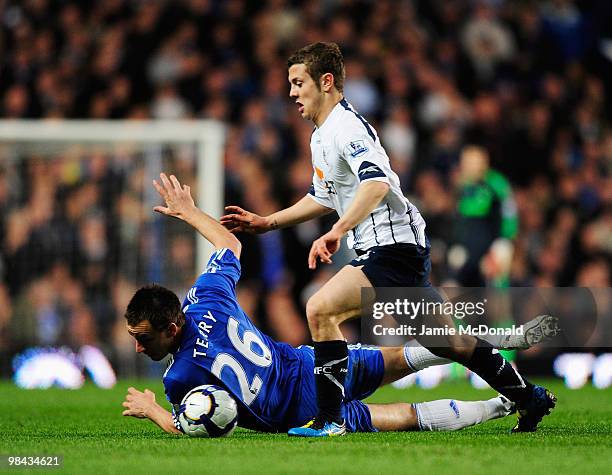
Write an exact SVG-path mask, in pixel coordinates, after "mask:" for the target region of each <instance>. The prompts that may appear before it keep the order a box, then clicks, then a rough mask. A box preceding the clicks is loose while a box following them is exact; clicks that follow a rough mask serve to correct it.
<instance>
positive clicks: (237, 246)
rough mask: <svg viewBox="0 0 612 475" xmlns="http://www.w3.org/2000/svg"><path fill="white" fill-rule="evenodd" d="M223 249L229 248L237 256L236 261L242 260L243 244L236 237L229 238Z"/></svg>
mask: <svg viewBox="0 0 612 475" xmlns="http://www.w3.org/2000/svg"><path fill="white" fill-rule="evenodd" d="M223 247H227V248H228V249H229V250H230V251H232V252H233V253H234V255H235V256H236V259H240V253H241V252H242V243H241V242H240V241H239V240H238V238H237V237H236V236H234V235H233V234H231V235H230V236H229V237H228V238H227V243H226V245H225V246H223Z"/></svg>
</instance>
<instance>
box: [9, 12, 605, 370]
mask: <svg viewBox="0 0 612 475" xmlns="http://www.w3.org/2000/svg"><path fill="white" fill-rule="evenodd" d="M611 10H612V8H611V7H610V5H609V3H608V2H606V1H603V0H602V1H571V0H551V1H541V2H540V1H538V2H536V1H503V0H482V1H478V0H473V1H472V0H420V1H419V0H413V1H399V0H398V1H391V0H361V1H359V0H322V1H318V2H314V1H298V0H294V1H290V0H269V1H261V2H249V1H246V0H218V1H215V0H174V1H170V0H168V1H161V0H159V1H145V0H142V1H138V0H100V1H95V2H83V1H72V0H20V1H15V0H0V117H1V118H3V119H59V118H61V119H75V118H95V119H183V118H185V119H188V118H212V119H218V120H221V121H224V122H225V123H227V124H228V128H229V133H228V140H227V148H226V166H225V171H226V202H227V203H228V204H238V205H241V206H244V207H245V208H247V209H249V210H252V211H254V212H256V213H259V214H268V213H270V212H272V211H275V210H277V209H280V208H281V207H284V206H286V205H288V204H290V203H292V202H294V201H297V199H299V198H300V197H302V196H303V195H304V194H305V193H306V192H307V191H308V188H309V186H310V183H311V179H312V166H311V163H310V150H309V140H310V134H311V127H310V125H309V123H307V122H305V121H303V120H302V118H301V117H300V116H299V114H298V111H297V109H296V108H295V107H294V105H293V104H292V103H291V101H290V100H289V98H288V83H287V79H286V58H287V57H288V55H289V54H290V53H291V52H292V51H293V50H295V49H297V48H299V47H301V46H303V45H305V44H307V43H310V42H314V41H320V40H324V41H335V42H337V43H338V44H339V45H340V47H341V49H342V51H343V54H344V56H345V61H346V70H347V71H346V72H347V79H346V83H345V89H344V92H345V97H346V98H347V100H348V101H349V102H351V103H352V104H353V105H354V106H355V108H356V109H357V110H358V111H360V112H361V113H362V114H363V115H364V116H365V117H366V118H367V119H368V120H369V121H370V122H371V123H372V124H373V125H374V126H375V128H376V129H377V130H378V132H379V134H380V137H381V140H382V143H383V145H384V146H385V148H386V150H387V152H388V154H389V156H390V158H391V161H392V166H393V167H394V169H395V170H396V171H397V172H398V174H399V175H400V177H401V179H402V182H403V186H404V191H405V192H406V194H407V195H408V196H409V197H410V199H411V200H412V201H413V202H415V204H417V206H418V207H419V208H420V210H421V212H422V214H423V215H424V217H425V219H426V221H427V224H428V228H427V229H428V234H429V237H430V239H431V244H432V259H433V274H432V281H433V282H434V284H448V283H452V282H456V281H457V277H458V274H457V272H458V269H457V267H456V266H455V265H453V262H452V259H450V258H449V255H450V253H449V250H450V249H451V248H452V246H453V244H455V243H456V241H457V233H458V232H459V230H458V229H457V227H458V223H461V220H460V219H458V210H457V202H458V197H459V196H460V194H461V191H462V190H461V187H462V184H461V179H460V173H459V169H460V166H459V163H460V156H461V152H462V149H463V148H464V146H466V145H469V144H476V145H479V146H482V147H484V148H485V150H486V151H487V152H488V155H489V157H490V166H491V167H492V169H494V170H496V171H498V172H499V173H500V174H502V175H503V176H505V178H506V179H507V180H508V181H509V182H510V184H511V187H512V195H513V199H514V202H515V203H516V210H517V217H518V233H517V234H516V236H515V237H514V255H513V259H512V264H511V269H510V275H509V283H510V285H515V286H545V287H550V286H593V287H609V286H610V277H611V259H610V257H611V255H612V175H611V172H612V129H611V128H610V123H611V119H612V53H611V51H612V49H611V46H610V44H612V30H610V29H609V28H610V26H611V24H612V23H611V21H612V20H611V19H612V15H611ZM606 22H607V23H606ZM606 28H608V29H606ZM3 150H4V152H3V154H4V155H5V159H3V160H2V161H1V162H0V236H1V237H2V238H1V240H0V258H1V259H0V272H1V277H2V278H1V282H0V361H2V362H3V363H2V366H3V367H2V368H0V371H2V372H4V373H6V372H8V371H9V368H8V365H9V364H10V358H9V356H10V355H12V354H14V353H15V352H17V351H20V350H21V349H22V348H24V347H26V346H30V345H34V344H39V345H57V344H70V345H73V346H78V345H81V344H85V343H97V344H99V345H100V346H102V347H103V348H106V349H107V350H108V352H109V354H111V355H113V358H114V359H118V360H121V361H124V362H126V361H128V362H129V361H132V362H133V361H134V360H130V358H132V356H131V355H132V348H131V345H132V343H131V342H130V340H129V338H128V335H127V334H126V333H125V331H124V328H123V321H122V319H121V315H122V313H123V311H124V309H125V306H126V304H127V299H128V298H129V296H130V295H131V294H132V293H133V291H134V290H135V288H136V287H137V286H138V285H140V284H142V283H144V281H147V280H152V279H154V280H157V281H159V282H161V283H164V284H166V285H169V286H171V287H172V288H174V289H176V290H177V291H181V290H182V291H184V290H186V289H187V288H188V287H189V285H190V282H191V277H192V276H194V275H195V273H196V271H197V270H196V269H195V268H194V263H193V261H194V240H193V237H192V236H187V235H186V233H187V230H186V229H184V228H181V227H180V225H177V226H176V227H175V226H174V225H170V226H168V227H164V228H163V229H161V228H160V225H159V223H158V221H157V220H156V218H155V217H154V216H151V215H152V214H153V213H152V212H151V207H152V203H151V202H150V200H151V194H150V190H148V188H149V187H150V185H149V181H147V180H143V177H148V176H149V175H148V170H147V165H146V161H144V160H138V159H137V158H138V157H137V155H138V153H136V152H126V151H121V150H113V151H109V150H107V149H99V150H98V149H87V148H85V147H72V148H67V149H66V150H64V151H62V152H56V153H54V154H52V157H51V158H49V157H48V156H47V155H48V154H45V153H35V152H28V154H26V155H27V159H26V160H22V159H18V158H17V157H13V158H12V159H11V158H10V157H11V156H10V154H9V153H8V152H7V150H6V149H3ZM168 154H169V156H168V157H166V159H167V160H170V161H171V164H172V167H173V169H172V170H173V171H175V172H176V173H177V175H179V176H181V178H182V180H183V181H189V180H190V179H193V176H194V175H195V174H194V168H193V167H194V166H195V162H194V160H193V156H190V155H189V153H187V152H185V153H183V154H181V152H180V151H179V152H176V151H169V152H168ZM183 155H185V156H183ZM23 157H24V155H23V154H22V157H21V158H23ZM167 169H168V168H167ZM168 170H170V169H168ZM190 177H191V178H190ZM328 225H329V221H325V220H323V221H320V222H318V223H316V224H313V223H305V224H303V225H300V226H298V227H296V228H292V229H290V230H284V231H278V232H274V233H268V234H265V235H262V236H255V237H253V236H243V237H242V239H243V241H244V251H243V275H244V277H243V280H242V286H241V288H240V300H241V303H242V304H243V307H244V308H245V310H246V311H247V313H249V314H251V315H253V316H255V318H256V319H257V321H258V324H259V325H261V326H262V328H263V329H264V330H267V331H269V332H270V333H271V334H272V335H274V336H275V337H277V338H278V339H280V340H284V341H287V342H290V343H293V344H300V343H304V342H306V341H308V330H307V327H306V323H305V319H304V310H303V305H304V302H305V301H306V299H307V297H308V296H309V295H310V294H311V293H312V292H313V291H314V290H315V289H316V288H317V287H318V286H319V285H320V283H321V282H323V281H325V280H326V279H327V278H329V276H330V275H332V274H333V272H334V270H330V269H329V268H323V269H320V270H318V271H317V272H311V271H309V270H308V269H307V265H306V257H307V254H308V250H309V248H310V244H311V242H312V240H313V239H315V238H317V237H318V236H320V234H321V230H322V229H323V228H324V227H325V226H328ZM160 229H161V231H160ZM348 256H349V254H348V251H347V253H346V254H345V255H344V256H338V257H337V258H336V263H335V264H334V266H336V267H337V266H340V265H342V264H343V263H344V262H346V260H348V258H349V257H348ZM343 259H344V260H343ZM160 263H165V264H163V265H162V264H160ZM485 273H486V270H485ZM185 276H187V278H185ZM485 277H486V276H485ZM122 368H123V369H124V370H125V371H126V372H128V371H129V368H128V369H125V368H126V367H125V366H123V367H122Z"/></svg>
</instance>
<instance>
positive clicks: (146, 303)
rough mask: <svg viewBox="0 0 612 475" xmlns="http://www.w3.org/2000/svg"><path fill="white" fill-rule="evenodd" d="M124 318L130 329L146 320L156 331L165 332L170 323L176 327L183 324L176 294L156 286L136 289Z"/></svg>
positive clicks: (151, 285) (183, 319)
mask: <svg viewBox="0 0 612 475" xmlns="http://www.w3.org/2000/svg"><path fill="white" fill-rule="evenodd" d="M125 318H126V320H127V323H128V325H130V326H132V327H133V326H136V325H138V324H139V323H140V322H142V321H144V320H148V321H149V323H150V324H151V327H153V328H154V329H155V330H157V331H163V330H166V329H167V328H168V326H169V325H170V324H171V323H174V324H176V325H177V326H178V327H182V326H183V324H184V323H185V315H184V314H183V311H182V309H181V302H180V301H179V299H178V297H177V296H176V294H175V293H174V292H172V291H171V290H168V289H166V288H165V287H162V286H161V285H157V284H150V285H146V286H144V287H141V288H140V289H138V291H137V292H136V293H135V294H134V296H133V297H132V300H130V303H129V304H128V307H127V310H126V312H125Z"/></svg>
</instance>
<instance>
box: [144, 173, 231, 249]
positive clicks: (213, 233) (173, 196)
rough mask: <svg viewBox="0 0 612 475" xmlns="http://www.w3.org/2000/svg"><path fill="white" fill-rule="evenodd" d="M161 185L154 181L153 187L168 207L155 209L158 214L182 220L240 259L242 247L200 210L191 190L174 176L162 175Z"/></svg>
mask: <svg viewBox="0 0 612 475" xmlns="http://www.w3.org/2000/svg"><path fill="white" fill-rule="evenodd" d="M159 178H160V180H161V183H158V182H157V181H155V180H153V186H154V187H155V189H156V190H157V192H158V193H159V194H160V196H161V197H162V198H163V199H164V201H165V202H166V206H156V207H155V208H153V210H154V211H157V212H158V213H161V214H165V215H166V216H172V217H174V218H178V219H181V220H183V221H185V222H186V223H187V224H189V225H191V226H192V227H193V228H195V230H196V231H198V232H199V233H200V234H201V235H202V236H204V238H206V240H208V241H209V242H210V243H211V244H212V245H213V246H214V247H215V248H216V249H220V248H228V249H230V250H231V251H232V252H233V253H234V255H235V256H236V257H237V258H238V259H240V251H241V249H242V245H241V244H240V241H238V239H237V238H236V237H235V236H233V235H232V234H231V233H230V232H228V230H227V229H225V228H224V227H223V226H222V225H221V224H219V223H218V222H217V220H216V219H214V218H212V217H211V216H209V215H208V214H206V213H205V212H204V211H202V210H201V209H199V208H198V207H197V206H196V205H195V203H194V201H193V198H192V197H191V188H190V187H189V186H187V185H181V183H180V182H179V181H178V179H177V178H176V177H175V176H174V175H170V177H168V176H167V175H166V174H165V173H160V174H159Z"/></svg>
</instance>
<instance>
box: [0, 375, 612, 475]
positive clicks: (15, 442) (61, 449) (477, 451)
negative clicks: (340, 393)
mask: <svg viewBox="0 0 612 475" xmlns="http://www.w3.org/2000/svg"><path fill="white" fill-rule="evenodd" d="M545 383H546V385H547V386H549V387H550V388H551V389H552V390H553V391H554V392H555V393H556V394H557V396H558V397H559V403H558V405H557V408H556V409H555V411H554V412H553V414H552V415H551V416H549V417H546V418H545V420H544V422H543V423H542V425H541V427H540V429H539V430H538V432H537V433H535V434H518V435H510V434H508V429H509V428H510V427H511V426H512V425H513V424H514V421H515V416H510V417H508V418H505V419H502V420H497V421H492V422H489V423H487V424H484V425H481V426H478V427H473V428H469V429H466V430H463V431H459V432H453V433H440V432H438V433H424V432H411V433H386V434H349V435H348V436H347V437H343V438H339V439H330V440H304V439H290V438H288V437H287V436H286V435H285V434H274V435H271V434H259V433H255V432H251V431H247V430H240V429H239V430H237V431H236V432H234V434H233V435H232V436H231V437H229V438H227V439H190V438H188V437H185V436H173V435H169V434H165V433H163V432H161V430H159V429H158V428H157V426H155V425H154V424H153V423H151V422H149V421H143V420H137V419H134V418H126V417H122V416H121V410H122V407H121V402H122V401H123V397H124V395H125V392H126V389H127V387H128V386H129V385H134V386H135V387H137V388H139V389H144V388H145V387H148V388H150V389H152V390H153V391H155V392H156V394H157V395H158V401H159V400H160V398H163V392H162V388H161V385H160V383H159V382H156V381H121V382H119V384H117V386H116V387H115V388H114V389H112V390H102V389H98V388H96V387H94V386H92V385H91V384H89V385H87V386H85V387H84V388H83V389H81V390H78V391H65V390H57V389H52V390H47V391H40V390H35V391H24V390H19V389H17V388H16V387H14V386H13V385H12V384H11V383H10V382H8V381H4V382H0V434H1V436H0V454H1V455H26V454H32V455H36V454H38V455H42V454H53V455H61V456H63V466H62V467H61V468H58V469H53V470H49V469H41V468H35V469H32V470H31V471H32V472H36V473H44V472H47V470H49V471H51V472H56V473H59V472H61V473H88V474H102V473H128V474H140V473H144V474H149V475H150V474H155V473H163V474H175V473H180V474H189V473H207V474H213V475H214V474H234V473H257V474H271V473H287V474H299V473H330V474H335V473H351V474H368V473H411V474H418V473H426V474H434V473H435V474H440V473H452V474H455V475H456V474H474V473H533V474H537V475H542V474H549V473H550V474H555V475H559V474H561V473H610V472H609V470H610V467H611V466H612V390H609V389H608V390H597V389H594V388H593V387H590V386H589V387H585V388H583V389H580V390H576V391H572V390H569V389H566V388H564V387H563V385H562V384H561V383H560V382H558V381H546V382H545ZM493 394H494V393H493V392H492V391H479V390H475V389H472V388H471V387H470V386H469V385H468V384H467V383H465V382H455V383H445V384H444V385H442V386H440V387H438V388H435V389H432V390H423V389H419V388H409V389H406V390H402V391H399V390H395V389H393V388H391V387H387V388H383V389H381V390H380V391H378V392H377V393H376V394H375V395H374V396H373V397H372V398H371V399H370V400H371V401H375V402H391V401H400V400H401V401H410V402H416V401H423V400H431V399H439V398H449V397H450V398H456V399H484V398H488V397H492V395H493ZM0 471H4V472H5V473H17V472H20V473H22V472H23V470H18V469H14V468H11V469H6V468H5V469H4V470H2V469H0Z"/></svg>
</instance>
